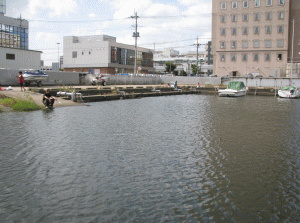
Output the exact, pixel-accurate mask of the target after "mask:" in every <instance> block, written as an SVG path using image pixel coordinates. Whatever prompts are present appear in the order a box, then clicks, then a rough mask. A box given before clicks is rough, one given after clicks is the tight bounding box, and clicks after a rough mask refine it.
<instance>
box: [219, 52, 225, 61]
mask: <svg viewBox="0 0 300 223" xmlns="http://www.w3.org/2000/svg"><path fill="white" fill-rule="evenodd" d="M220 56H221V61H223V62H224V61H225V54H220Z"/></svg>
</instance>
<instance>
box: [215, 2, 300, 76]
mask: <svg viewBox="0 0 300 223" xmlns="http://www.w3.org/2000/svg"><path fill="white" fill-rule="evenodd" d="M295 4H296V5H298V7H299V3H298V0H230V1H226V0H213V1H212V27H214V28H213V29H212V52H213V56H214V74H216V75H218V76H227V75H229V76H244V75H248V74H253V75H262V76H264V77H269V76H277V77H279V76H286V68H287V63H289V62H290V61H291V51H292V47H291V45H292V41H291V36H292V35H291V27H292V21H291V18H292V17H293V16H292V15H294V17H298V20H299V9H297V10H294V11H293V10H291V8H293V5H295ZM291 12H293V13H291ZM295 24H296V23H295ZM298 24H299V23H298ZM298 40H299V38H298ZM297 45H298V44H297ZM297 47H298V46H297ZM295 55H298V54H297V53H295Z"/></svg>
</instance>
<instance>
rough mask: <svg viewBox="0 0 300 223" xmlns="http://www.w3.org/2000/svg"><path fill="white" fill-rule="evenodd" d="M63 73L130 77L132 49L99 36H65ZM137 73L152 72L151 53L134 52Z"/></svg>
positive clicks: (142, 49) (111, 39)
mask: <svg viewBox="0 0 300 223" xmlns="http://www.w3.org/2000/svg"><path fill="white" fill-rule="evenodd" d="M63 45H64V49H63V55H64V57H63V64H62V68H64V71H77V72H90V73H93V74H116V73H134V61H135V47H134V46H132V45H126V44H122V43H117V42H116V38H115V37H112V36H107V35H100V36H65V37H64V44H63ZM137 72H138V73H146V74H147V73H151V72H153V53H152V51H151V50H150V49H146V48H141V47H138V48H137Z"/></svg>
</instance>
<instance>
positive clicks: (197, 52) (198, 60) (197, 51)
mask: <svg viewBox="0 0 300 223" xmlns="http://www.w3.org/2000/svg"><path fill="white" fill-rule="evenodd" d="M198 46H199V43H198V36H197V76H198V61H199V52H198V48H199V47H198Z"/></svg>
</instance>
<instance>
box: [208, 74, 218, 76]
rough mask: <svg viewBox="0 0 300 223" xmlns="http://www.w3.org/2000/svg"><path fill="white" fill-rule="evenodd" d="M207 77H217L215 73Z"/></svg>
mask: <svg viewBox="0 0 300 223" xmlns="http://www.w3.org/2000/svg"><path fill="white" fill-rule="evenodd" d="M209 77H217V75H215V74H211V75H209Z"/></svg>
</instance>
